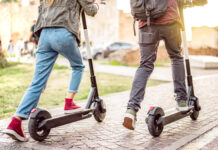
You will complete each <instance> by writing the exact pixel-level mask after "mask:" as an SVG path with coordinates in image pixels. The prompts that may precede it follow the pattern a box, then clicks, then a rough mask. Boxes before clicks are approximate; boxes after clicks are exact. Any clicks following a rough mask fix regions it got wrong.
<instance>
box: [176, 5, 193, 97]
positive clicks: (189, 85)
mask: <svg viewBox="0 0 218 150" xmlns="http://www.w3.org/2000/svg"><path fill="white" fill-rule="evenodd" d="M183 9H184V8H183V6H180V8H179V12H180V18H181V21H182V43H183V48H184V55H185V65H186V73H187V82H188V87H189V90H190V96H194V86H193V81H192V75H191V68H190V61H189V52H188V42H187V38H186V31H185V21H184V14H183Z"/></svg>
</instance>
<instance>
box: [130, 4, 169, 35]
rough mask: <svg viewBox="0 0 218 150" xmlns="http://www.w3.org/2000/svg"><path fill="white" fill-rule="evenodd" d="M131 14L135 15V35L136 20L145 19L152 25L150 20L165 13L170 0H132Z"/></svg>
mask: <svg viewBox="0 0 218 150" xmlns="http://www.w3.org/2000/svg"><path fill="white" fill-rule="evenodd" d="M130 7H131V14H132V16H133V17H134V23H133V26H134V35H136V32H135V21H138V20H145V21H147V25H148V26H150V21H151V20H155V19H157V18H159V17H161V16H163V15H164V13H165V12H166V10H167V7H168V0H130Z"/></svg>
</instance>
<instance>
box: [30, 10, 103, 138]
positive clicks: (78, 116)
mask: <svg viewBox="0 0 218 150" xmlns="http://www.w3.org/2000/svg"><path fill="white" fill-rule="evenodd" d="M82 23H83V29H84V35H85V41H86V48H87V54H88V63H89V69H90V79H91V90H90V93H89V96H88V100H87V104H86V106H85V109H81V110H75V112H73V113H71V114H62V115H57V116H53V117H52V116H51V114H50V113H49V112H48V111H47V110H45V109H40V108H36V109H33V110H32V111H31V115H30V120H29V124H28V129H29V133H30V136H31V137H32V138H33V139H34V140H36V141H42V140H44V139H45V138H46V137H47V136H48V135H49V132H50V130H51V129H52V128H55V127H58V126H62V125H65V124H68V123H72V122H76V121H79V120H83V119H86V118H90V117H92V115H93V116H94V118H95V120H96V121H98V122H102V121H103V120H104V118H105V115H106V105H105V103H104V101H103V100H102V99H101V98H100V97H99V93H98V87H97V82H96V77H95V73H94V68H93V62H92V55H91V48H90V42H89V36H88V28H87V24H86V16H85V12H84V10H82Z"/></svg>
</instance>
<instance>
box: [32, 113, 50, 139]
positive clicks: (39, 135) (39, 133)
mask: <svg viewBox="0 0 218 150" xmlns="http://www.w3.org/2000/svg"><path fill="white" fill-rule="evenodd" d="M48 118H51V115H50V113H49V112H47V111H45V110H43V111H40V112H39V113H38V114H37V116H36V117H35V118H30V120H29V125H28V128H29V134H30V136H31V137H32V138H33V139H34V140H36V141H43V140H44V139H45V138H46V137H47V136H48V135H49V133H50V129H40V130H39V129H38V125H39V123H41V122H42V121H43V120H45V119H48Z"/></svg>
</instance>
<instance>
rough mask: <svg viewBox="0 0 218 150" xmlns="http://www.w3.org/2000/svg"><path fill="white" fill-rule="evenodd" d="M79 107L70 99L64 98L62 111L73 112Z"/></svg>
mask: <svg viewBox="0 0 218 150" xmlns="http://www.w3.org/2000/svg"><path fill="white" fill-rule="evenodd" d="M79 108H81V107H80V106H78V105H76V104H75V103H74V102H73V100H72V99H69V98H66V99H65V107H64V113H65V114H69V113H72V112H74V110H76V109H79Z"/></svg>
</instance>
